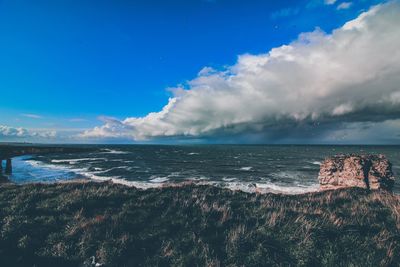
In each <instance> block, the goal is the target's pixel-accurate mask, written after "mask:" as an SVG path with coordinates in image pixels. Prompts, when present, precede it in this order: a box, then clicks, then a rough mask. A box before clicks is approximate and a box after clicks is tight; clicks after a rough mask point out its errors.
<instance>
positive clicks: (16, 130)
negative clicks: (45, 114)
mask: <svg viewBox="0 0 400 267" xmlns="http://www.w3.org/2000/svg"><path fill="white" fill-rule="evenodd" d="M56 136H57V132H56V131H53V130H50V131H49V130H41V131H32V130H28V129H25V128H22V127H10V126H6V125H0V138H13V139H14V138H16V139H21V138H55V137H56ZM0 141H2V140H1V139H0Z"/></svg>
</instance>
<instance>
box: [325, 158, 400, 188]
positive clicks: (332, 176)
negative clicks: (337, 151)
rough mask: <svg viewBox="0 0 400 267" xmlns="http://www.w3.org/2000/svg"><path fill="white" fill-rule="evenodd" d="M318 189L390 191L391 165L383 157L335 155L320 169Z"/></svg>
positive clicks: (392, 179)
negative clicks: (345, 188)
mask: <svg viewBox="0 0 400 267" xmlns="http://www.w3.org/2000/svg"><path fill="white" fill-rule="evenodd" d="M318 180H319V184H320V188H321V189H322V190H326V189H336V188H343V187H361V188H365V189H384V190H388V191H391V190H392V188H393V185H394V175H393V172H392V164H391V163H390V162H389V160H387V159H386V157H385V156H384V155H353V154H351V155H337V156H334V157H331V158H327V159H326V160H325V161H324V162H323V163H322V164H321V167H320V171H319V176H318Z"/></svg>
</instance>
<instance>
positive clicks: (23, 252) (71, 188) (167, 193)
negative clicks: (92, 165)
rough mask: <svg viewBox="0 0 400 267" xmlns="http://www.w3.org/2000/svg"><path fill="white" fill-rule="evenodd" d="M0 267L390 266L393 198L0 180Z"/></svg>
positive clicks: (398, 240) (396, 215) (394, 235)
mask: <svg viewBox="0 0 400 267" xmlns="http://www.w3.org/2000/svg"><path fill="white" fill-rule="evenodd" d="M0 259H1V264H2V266H321V265H324V266H397V265H398V263H399V262H400V198H399V196H396V195H393V194H391V193H388V192H384V191H374V190H372V191H369V190H365V189H361V188H348V189H340V190H333V191H325V192H317V193H308V194H303V195H281V194H250V193H245V192H240V191H231V190H228V189H223V188H218V187H213V186H206V185H195V184H189V185H185V186H180V187H164V188H158V189H148V190H141V189H136V188H130V187H126V186H123V185H116V184H112V183H110V182H105V183H93V182H88V183H59V184H27V185H15V184H10V183H6V184H2V185H0Z"/></svg>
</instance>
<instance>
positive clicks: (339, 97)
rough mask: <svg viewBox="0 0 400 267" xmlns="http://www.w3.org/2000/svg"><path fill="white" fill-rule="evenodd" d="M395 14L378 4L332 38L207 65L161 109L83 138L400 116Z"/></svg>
mask: <svg viewBox="0 0 400 267" xmlns="http://www.w3.org/2000/svg"><path fill="white" fill-rule="evenodd" d="M399 15H400V4H399V2H398V1H395V2H391V3H388V4H382V5H378V6H375V7H372V8H371V9H370V10H369V11H368V12H364V13H362V14H360V16H359V17H358V18H356V19H354V20H352V21H349V22H347V23H346V24H345V25H344V26H343V27H341V28H338V29H336V30H335V31H333V32H332V33H331V34H325V33H324V32H322V31H321V30H319V29H316V30H315V31H313V32H310V33H303V34H301V35H300V36H299V38H298V39H297V40H296V41H294V42H292V43H290V44H288V45H283V46H281V47H277V48H274V49H272V50H271V51H269V52H268V53H266V54H260V55H249V54H245V55H241V56H239V58H238V61H237V63H236V64H235V65H233V66H230V67H228V68H226V69H224V70H220V71H217V70H214V69H211V68H204V69H203V70H202V71H201V72H200V73H199V75H198V76H197V77H196V78H195V79H193V80H191V81H189V82H188V84H187V86H186V87H182V86H181V87H178V88H175V89H173V90H172V91H173V92H174V97H172V98H171V99H170V100H169V102H168V104H167V105H166V106H165V107H164V108H163V109H162V111H160V112H154V113H150V114H148V115H147V116H145V117H138V118H137V117H132V118H126V119H125V120H117V119H110V118H108V119H105V120H104V121H105V123H104V125H103V126H99V127H96V128H94V129H91V130H88V131H85V132H84V133H82V134H81V137H86V138H132V139H135V140H145V139H151V138H160V137H182V136H188V137H202V136H212V135H215V134H227V135H229V134H237V133H241V132H247V133H248V132H253V133H254V132H271V131H274V129H277V128H279V129H282V128H283V127H289V128H290V127H294V126H293V125H296V124H302V123H313V122H321V123H325V124H329V123H332V125H335V126H334V127H337V124H338V123H339V122H347V123H351V122H353V123H357V122H363V121H371V120H378V121H385V120H387V119H389V118H393V117H400V103H399V101H398V99H399V97H398V95H399V92H400V50H399V47H400V27H399V26H398V25H400V16H399ZM285 132H290V131H285Z"/></svg>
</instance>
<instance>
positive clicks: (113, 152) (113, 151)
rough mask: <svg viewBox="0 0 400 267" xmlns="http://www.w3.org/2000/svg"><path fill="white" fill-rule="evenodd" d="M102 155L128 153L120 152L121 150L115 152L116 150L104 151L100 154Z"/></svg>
mask: <svg viewBox="0 0 400 267" xmlns="http://www.w3.org/2000/svg"><path fill="white" fill-rule="evenodd" d="M102 153H107V154H129V153H130V152H127V151H122V150H116V149H104V152H102Z"/></svg>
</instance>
